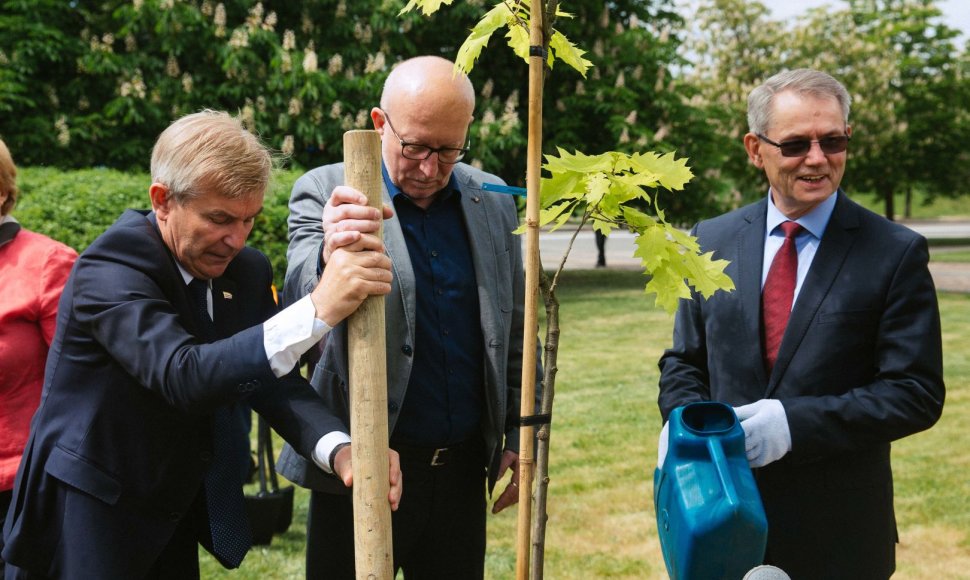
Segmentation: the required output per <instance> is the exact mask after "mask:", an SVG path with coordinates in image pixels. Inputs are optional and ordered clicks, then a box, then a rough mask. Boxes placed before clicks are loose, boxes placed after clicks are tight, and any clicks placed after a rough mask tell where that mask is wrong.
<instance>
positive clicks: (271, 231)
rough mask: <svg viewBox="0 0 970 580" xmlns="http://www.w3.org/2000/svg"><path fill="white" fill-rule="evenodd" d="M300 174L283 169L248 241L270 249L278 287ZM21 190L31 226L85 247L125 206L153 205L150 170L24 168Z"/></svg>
mask: <svg viewBox="0 0 970 580" xmlns="http://www.w3.org/2000/svg"><path fill="white" fill-rule="evenodd" d="M298 177H299V172H294V171H278V172H276V174H275V175H274V177H273V182H272V184H271V186H270V190H269V191H268V192H267V193H266V198H265V200H264V202H263V212H262V213H261V214H260V215H259V217H257V218H256V224H255V225H254V226H253V231H252V234H250V237H249V242H248V244H249V245H250V246H252V247H254V248H257V249H259V250H261V251H262V252H263V253H265V254H266V255H267V256H268V257H269V259H270V261H271V262H272V264H273V273H274V275H275V277H276V286H277V288H282V284H283V275H284V274H285V273H286V246H287V243H288V240H287V233H286V232H287V230H286V218H287V215H288V209H287V202H288V201H289V197H290V189H291V188H292V186H293V182H294V181H296V179H297V178H298ZM17 178H18V179H17V185H18V188H19V189H20V194H19V196H18V198H17V206H16V208H14V215H15V216H16V218H17V220H18V221H20V223H21V224H23V226H24V227H25V228H28V229H30V230H33V231H36V232H40V233H42V234H44V235H47V236H50V237H51V238H54V239H55V240H59V241H61V242H64V243H65V244H67V245H69V246H71V247H72V248H74V249H76V250H77V251H79V252H80V251H83V250H84V248H86V247H87V246H88V245H89V244H90V243H91V242H92V241H94V239H95V238H96V237H98V236H99V235H100V234H101V233H102V232H103V231H104V230H105V229H107V228H108V226H110V225H111V224H113V223H114V222H115V220H117V219H118V217H119V216H120V215H121V214H122V213H123V212H124V210H125V209H128V208H132V209H151V202H150V201H149V198H148V187H149V185H151V177H150V176H149V175H148V174H146V173H123V172H121V171H117V170H114V169H104V168H102V169H84V170H80V171H60V170H57V169H51V168H30V167H28V168H20V170H19V171H18V175H17Z"/></svg>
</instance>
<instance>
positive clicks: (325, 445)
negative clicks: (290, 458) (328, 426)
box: [312, 431, 350, 474]
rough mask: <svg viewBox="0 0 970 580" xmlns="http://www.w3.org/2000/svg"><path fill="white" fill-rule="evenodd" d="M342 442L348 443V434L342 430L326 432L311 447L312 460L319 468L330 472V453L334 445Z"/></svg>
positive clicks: (331, 471)
mask: <svg viewBox="0 0 970 580" xmlns="http://www.w3.org/2000/svg"><path fill="white" fill-rule="evenodd" d="M342 443H350V435H347V434H346V433H344V432H343V431H331V432H330V433H327V434H326V435H324V436H323V437H321V438H320V440H319V441H317V446H316V447H314V448H313V453H312V455H313V462H314V463H316V464H317V467H319V468H320V469H322V470H324V471H325V472H327V473H331V474H332V473H333V468H332V467H331V466H330V454H331V453H333V448H334V447H336V446H337V445H340V444H342Z"/></svg>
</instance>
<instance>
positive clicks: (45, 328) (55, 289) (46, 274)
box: [38, 243, 77, 346]
mask: <svg viewBox="0 0 970 580" xmlns="http://www.w3.org/2000/svg"><path fill="white" fill-rule="evenodd" d="M75 260H77V252H75V251H74V250H73V249H72V248H70V247H68V246H65V245H64V244H60V243H57V244H52V245H51V247H50V249H49V250H48V252H47V257H46V260H45V265H44V270H43V273H42V275H41V276H42V279H41V288H40V300H39V302H40V312H39V316H38V319H39V320H40V328H41V331H42V332H43V334H44V342H46V343H47V346H50V344H51V341H52V340H54V326H55V324H56V322H57V304H58V302H60V300H61V292H62V291H63V290H64V284H65V283H66V282H67V278H68V276H69V275H70V273H71V266H73V265H74V261H75Z"/></svg>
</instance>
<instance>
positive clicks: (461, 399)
mask: <svg viewBox="0 0 970 580" xmlns="http://www.w3.org/2000/svg"><path fill="white" fill-rule="evenodd" d="M474 108H475V92H474V89H473V88H472V85H471V82H470V81H469V80H468V78H467V77H466V76H465V75H463V74H458V75H456V74H455V73H454V68H453V64H452V63H451V62H449V61H447V60H445V59H443V58H440V57H418V58H414V59H410V60H407V61H404V62H402V63H401V64H399V65H398V66H397V67H395V69H394V70H393V71H392V72H391V74H390V75H389V76H388V78H387V82H386V83H385V85H384V91H383V93H382V95H381V106H380V107H374V108H373V109H371V120H372V121H373V122H374V128H375V129H376V130H377V131H378V132H379V133H380V134H381V143H382V149H381V151H382V159H383V165H384V172H383V186H384V187H383V197H384V202H385V204H386V205H388V206H393V207H394V215H393V217H390V216H391V213H390V211H389V209H388V211H386V214H385V217H389V218H390V219H387V220H386V221H385V222H384V241H385V244H386V246H387V252H388V254H389V255H390V257H391V262H392V268H393V270H394V282H393V288H392V290H391V293H390V294H389V295H388V297H387V299H386V301H385V306H386V309H387V311H386V316H385V319H386V321H387V332H386V335H387V370H388V426H389V431H390V446H391V448H392V449H396V450H398V451H399V452H400V457H401V467H402V470H403V471H404V472H405V473H407V474H408V482H409V484H408V490H407V492H406V494H405V496H404V497H403V498H402V500H401V508H400V509H399V510H398V511H397V512H396V513H394V514H393V515H392V520H393V528H394V538H393V543H394V563H395V567H397V568H403V570H404V574H405V576H406V577H407V578H417V579H420V578H462V579H473V578H481V577H482V576H483V574H484V562H485V528H486V498H485V491H486V489H487V490H488V491H489V492H491V490H492V489H493V487H494V485H495V481H496V479H497V478H501V477H502V475H503V474H504V473H505V472H506V471H512V473H513V479H512V482H511V483H509V484H508V485H507V486H506V487H505V490H504V491H503V493H502V495H500V496H499V498H498V500H497V501H496V503H495V505H494V506H493V512H496V511H500V510H501V509H503V508H505V507H507V506H508V505H511V504H512V503H514V502H515V501H517V500H518V489H517V487H516V486H517V483H516V480H517V477H516V476H515V473H516V472H517V470H518V449H519V424H518V418H519V404H520V403H519V400H520V392H521V388H520V384H521V371H522V341H523V333H524V329H523V326H524V322H523V308H524V286H525V284H524V271H523V268H522V254H521V243H520V240H519V239H518V237H517V236H516V235H514V234H513V233H512V231H513V230H515V229H516V227H517V226H518V215H517V213H516V207H515V202H514V200H513V199H512V198H511V197H510V196H508V195H503V194H496V193H491V192H488V191H484V190H483V184H484V183H497V184H501V183H503V182H502V181H501V180H500V179H499V178H498V177H496V176H494V175H490V174H487V173H485V172H482V171H479V170H477V169H475V168H473V167H471V166H469V165H467V164H464V163H460V160H461V159H462V158H463V156H464V155H465V154H466V153H467V147H468V127H469V125H470V123H471V121H472V114H473V111H474ZM343 173H344V172H343V166H342V165H339V164H338V165H328V166H324V167H319V168H316V169H314V170H312V171H310V172H308V173H307V174H306V175H304V176H303V177H301V178H300V179H299V180H297V182H296V184H294V186H293V193H292V196H291V197H290V218H289V223H290V246H289V248H288V250H287V258H288V260H289V265H288V267H287V273H286V283H285V285H284V290H283V294H284V300H283V301H284V303H289V302H292V301H296V300H300V299H302V298H303V296H305V295H306V293H307V292H308V291H309V290H310V289H311V288H313V287H314V285H315V284H316V283H317V277H318V276H319V275H320V273H321V272H323V273H326V270H328V269H329V268H330V257H331V256H332V252H334V251H336V250H337V249H338V248H340V247H342V246H343V244H345V243H351V242H355V241H356V239H357V238H358V237H359V236H360V235H361V232H362V231H363V232H373V231H376V229H377V228H378V227H379V226H380V221H379V220H380V219H381V214H380V212H378V211H377V210H376V209H373V208H368V207H367V206H366V197H364V196H363V194H361V193H360V192H358V191H355V190H353V189H351V188H349V187H346V186H344V185H343V184H344V175H343ZM362 204H363V205H362ZM321 216H322V218H323V219H322V221H321ZM324 233H326V235H324ZM321 256H322V258H321ZM345 326H346V325H340V326H339V327H338V328H336V329H334V333H333V334H332V335H330V336H329V337H328V338H327V341H326V345H325V348H324V352H323V356H322V358H321V359H320V361H319V363H318V364H317V366H316V369H315V370H314V372H313V377H312V379H311V382H312V383H313V385H314V387H315V388H316V389H317V391H318V392H319V393H320V394H321V396H322V397H323V398H324V400H326V401H328V402H329V403H330V406H331V408H332V409H334V410H335V412H337V413H338V414H339V415H340V416H344V417H345V416H346V415H347V414H348V412H349V410H348V408H347V401H348V398H347V397H348V395H347V379H348V376H347V375H348V370H347V356H348V353H347V346H346V328H345ZM541 376H542V373H541V372H537V374H536V377H537V378H541ZM331 441H332V443H333V444H334V448H335V449H339V450H338V451H337V454H336V458H337V461H340V460H341V458H343V457H345V456H349V454H350V449H349V448H348V447H343V448H342V449H340V448H339V447H338V444H342V443H346V442H348V441H349V437H348V436H347V434H346V433H335V434H333V439H332V440H331ZM280 472H281V473H282V474H283V475H285V476H286V477H287V478H289V479H290V480H291V481H294V482H296V483H298V484H300V485H303V486H306V487H309V488H310V489H312V490H313V494H312V496H311V500H310V514H309V521H308V524H307V577H308V578H327V579H328V580H329V579H332V578H348V579H352V578H354V552H353V548H354V546H353V539H354V534H353V523H354V522H353V514H352V510H351V508H352V503H351V497H350V495H348V490H347V489H346V488H345V486H344V485H342V483H341V482H340V481H338V480H337V479H336V478H334V477H331V476H329V475H328V474H326V473H324V471H321V470H320V469H317V468H316V467H315V466H313V465H312V464H310V463H309V462H307V461H306V460H304V459H303V458H302V457H301V456H300V455H299V454H297V453H294V452H293V451H292V450H291V449H285V450H284V452H283V453H282V454H281V456H280ZM412 482H413V483H412Z"/></svg>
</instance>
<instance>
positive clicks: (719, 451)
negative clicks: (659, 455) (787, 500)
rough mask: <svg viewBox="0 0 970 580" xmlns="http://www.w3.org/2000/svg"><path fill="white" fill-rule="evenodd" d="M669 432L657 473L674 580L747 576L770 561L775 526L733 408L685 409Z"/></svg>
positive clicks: (656, 493)
mask: <svg viewBox="0 0 970 580" xmlns="http://www.w3.org/2000/svg"><path fill="white" fill-rule="evenodd" d="M668 435H669V439H668V447H667V457H666V459H665V460H664V462H663V468H661V469H656V470H654V474H653V500H654V508H655V509H656V512H657V531H658V533H659V534H660V547H661V549H662V551H663V556H664V562H665V563H666V564H667V573H668V574H670V577H671V578H672V579H673V580H688V579H704V580H708V579H712V578H717V579H722V578H723V579H740V578H742V577H743V576H744V575H745V573H747V572H748V571H749V570H751V569H752V568H754V567H755V566H758V565H759V564H761V563H762V561H763V560H764V555H765V545H766V543H767V540H768V521H767V519H766V518H765V510H764V507H763V506H762V505H761V496H760V494H759V493H758V487H757V485H756V484H755V481H754V476H753V475H752V473H751V468H750V467H749V466H748V460H747V457H746V456H745V453H744V431H742V429H741V423H740V422H739V421H738V418H737V416H736V415H735V414H734V409H732V408H731V407H730V406H728V405H725V404H723V403H715V402H703V403H691V404H689V405H685V406H683V407H678V408H677V409H674V410H673V411H672V412H671V413H670V418H669V419H668Z"/></svg>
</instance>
